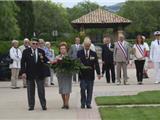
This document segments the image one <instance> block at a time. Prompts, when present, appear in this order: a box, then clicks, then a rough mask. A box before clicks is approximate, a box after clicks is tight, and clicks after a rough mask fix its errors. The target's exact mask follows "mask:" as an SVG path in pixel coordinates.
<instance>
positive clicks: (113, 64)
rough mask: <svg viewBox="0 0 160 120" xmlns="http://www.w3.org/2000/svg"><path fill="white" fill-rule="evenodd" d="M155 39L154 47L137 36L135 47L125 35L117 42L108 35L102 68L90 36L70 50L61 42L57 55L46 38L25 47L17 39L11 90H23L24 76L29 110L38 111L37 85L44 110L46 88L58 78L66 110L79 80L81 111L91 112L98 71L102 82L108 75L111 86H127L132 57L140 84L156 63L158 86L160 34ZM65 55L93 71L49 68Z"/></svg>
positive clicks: (77, 40) (36, 40)
mask: <svg viewBox="0 0 160 120" xmlns="http://www.w3.org/2000/svg"><path fill="white" fill-rule="evenodd" d="M154 36H155V40H153V41H152V43H151V47H149V46H148V44H147V43H146V42H145V37H144V36H143V35H137V37H136V39H135V42H134V45H133V47H131V46H129V43H128V42H127V41H126V40H125V36H124V35H123V34H121V35H119V36H118V38H117V41H115V42H114V43H113V42H112V40H111V37H110V36H109V35H106V36H104V38H103V46H102V54H101V58H102V68H101V67H100V65H99V62H98V57H97V53H96V49H95V46H94V44H93V43H92V42H91V39H90V38H89V37H85V39H84V41H83V44H81V40H80V38H79V37H76V38H75V44H73V45H71V47H70V48H68V45H67V43H66V42H61V43H60V44H59V55H57V56H55V54H54V50H53V49H52V47H51V43H50V42H48V41H47V42H45V41H44V40H43V39H35V38H34V39H32V40H31V41H30V40H29V39H27V38H25V39H24V44H23V45H21V46H19V42H18V41H17V40H13V41H12V47H11V49H10V57H11V59H13V62H12V63H11V64H10V66H9V67H10V69H11V88H12V89H18V88H19V86H17V81H18V78H19V75H21V76H22V80H23V87H24V88H27V93H28V106H29V110H30V111H31V110H34V106H35V86H37V90H38V96H39V99H40V103H41V106H42V109H43V110H47V106H46V99H45V87H47V86H50V85H54V76H56V77H57V80H58V85H59V93H60V94H61V97H62V101H63V105H62V109H69V98H70V93H71V92H72V80H73V81H74V82H77V81H78V82H80V93H81V108H82V109H84V108H88V109H91V108H92V107H91V101H92V93H93V86H94V80H95V71H96V73H97V78H98V79H100V78H101V77H103V76H104V74H105V78H106V82H107V83H110V82H112V83H115V84H117V85H120V84H122V83H123V84H124V85H127V84H128V79H129V77H128V75H127V65H128V64H129V63H130V60H131V56H133V57H132V60H133V61H134V63H135V68H136V77H137V84H138V85H142V84H143V78H148V77H149V76H148V74H147V70H148V60H149V59H150V60H152V61H153V63H154V70H155V80H156V81H155V83H156V84H158V83H160V74H159V72H160V31H156V32H154ZM131 53H132V54H131ZM65 56H69V57H70V58H72V59H79V60H80V61H81V63H82V64H83V65H84V66H87V67H89V68H88V69H82V70H81V71H80V73H74V74H65V73H56V74H55V73H54V70H53V69H52V68H50V67H49V66H46V65H45V63H48V64H49V63H53V62H55V61H57V60H59V59H63V58H64V57H65ZM100 68H101V69H100ZM115 71H116V72H115ZM122 71H123V72H122ZM122 73H123V75H122ZM121 79H123V81H122V80H121ZM35 84H36V85H35Z"/></svg>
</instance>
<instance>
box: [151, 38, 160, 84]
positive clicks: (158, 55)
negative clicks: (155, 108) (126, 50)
mask: <svg viewBox="0 0 160 120" xmlns="http://www.w3.org/2000/svg"><path fill="white" fill-rule="evenodd" d="M150 59H151V60H152V62H153V63H154V71H155V80H156V81H155V83H160V40H159V44H158V40H154V41H153V42H152V43H151V50H150Z"/></svg>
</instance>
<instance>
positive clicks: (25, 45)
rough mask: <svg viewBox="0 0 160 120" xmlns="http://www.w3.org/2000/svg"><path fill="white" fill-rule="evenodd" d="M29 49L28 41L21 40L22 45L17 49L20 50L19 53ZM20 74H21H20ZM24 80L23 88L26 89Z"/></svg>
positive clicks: (26, 39) (24, 80)
mask: <svg viewBox="0 0 160 120" xmlns="http://www.w3.org/2000/svg"><path fill="white" fill-rule="evenodd" d="M28 48H30V40H29V39H28V38H25V39H24V40H23V45H21V46H19V49H20V50H21V52H22V53H23V51H24V50H25V49H28ZM20 73H21V72H20ZM26 86H27V85H26V79H23V88H26Z"/></svg>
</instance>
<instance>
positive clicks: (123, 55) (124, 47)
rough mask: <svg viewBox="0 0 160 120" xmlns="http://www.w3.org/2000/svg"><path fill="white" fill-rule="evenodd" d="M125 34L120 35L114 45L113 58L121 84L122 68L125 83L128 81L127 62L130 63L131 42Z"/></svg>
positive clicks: (118, 81)
mask: <svg viewBox="0 0 160 120" xmlns="http://www.w3.org/2000/svg"><path fill="white" fill-rule="evenodd" d="M124 39H125V37H124V35H119V36H118V41H117V42H115V45H114V53H113V59H114V62H115V63H116V65H117V85H119V84H121V80H120V78H121V68H122V70H123V83H124V85H126V82H127V79H128V78H127V64H128V63H129V44H128V42H126V41H125V40H124Z"/></svg>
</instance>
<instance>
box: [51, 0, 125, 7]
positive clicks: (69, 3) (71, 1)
mask: <svg viewBox="0 0 160 120" xmlns="http://www.w3.org/2000/svg"><path fill="white" fill-rule="evenodd" d="M52 1H53V2H56V3H62V4H63V6H64V7H70V8H72V7H73V6H74V5H76V4H77V3H79V2H83V1H85V0H52ZM89 1H91V2H96V3H98V4H99V5H102V6H103V5H106V6H110V5H114V4H116V3H120V2H125V1H126V0H89Z"/></svg>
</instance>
